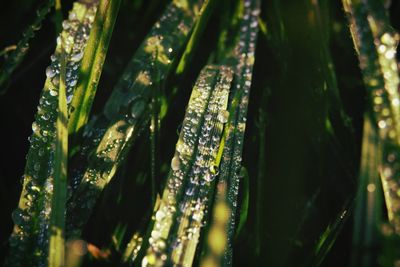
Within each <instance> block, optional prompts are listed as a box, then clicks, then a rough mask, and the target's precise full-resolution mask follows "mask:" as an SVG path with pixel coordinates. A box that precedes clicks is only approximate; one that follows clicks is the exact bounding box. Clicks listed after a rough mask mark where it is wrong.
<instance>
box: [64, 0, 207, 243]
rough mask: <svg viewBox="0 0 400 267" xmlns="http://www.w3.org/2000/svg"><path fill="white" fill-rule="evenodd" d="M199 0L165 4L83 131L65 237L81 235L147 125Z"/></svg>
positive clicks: (176, 1)
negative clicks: (155, 94)
mask: <svg viewBox="0 0 400 267" xmlns="http://www.w3.org/2000/svg"><path fill="white" fill-rule="evenodd" d="M201 2H202V1H198V0H191V1H184V0H175V1H173V2H172V3H171V4H170V5H169V6H168V7H167V9H166V11H165V12H164V13H163V15H162V16H161V18H160V20H159V21H158V22H157V23H156V24H155V25H154V27H153V28H152V29H151V31H150V33H149V34H148V35H147V37H146V39H145V40H144V42H143V43H142V45H141V46H140V47H139V49H138V50H137V52H136V53H135V55H134V56H133V58H132V60H131V62H130V63H129V64H128V66H127V68H126V70H125V72H124V74H123V75H122V77H121V79H120V80H119V82H118V83H117V85H116V87H115V89H114V90H113V93H112V95H111V96H110V98H109V99H108V101H107V103H106V105H105V108H104V111H103V113H102V115H101V116H100V117H98V118H97V119H94V120H93V121H92V122H91V123H90V125H88V127H87V128H86V130H85V131H84V133H83V135H84V136H83V137H84V139H85V140H92V141H91V142H89V143H90V144H89V145H88V146H86V147H83V148H82V153H81V154H80V155H78V157H80V158H83V159H84V160H87V164H88V165H87V167H86V169H85V170H84V171H83V173H82V172H81V171H80V170H77V171H75V172H76V173H77V174H76V175H74V176H73V177H72V194H73V195H72V197H71V199H70V200H69V202H68V205H67V207H68V208H67V213H68V214H69V216H68V221H67V233H68V235H69V237H76V236H80V233H81V231H82V228H83V226H84V225H85V224H86V222H87V220H88V219H89V216H90V214H91V211H92V209H93V207H94V205H95V203H96V200H97V198H98V196H99V195H100V193H101V192H102V190H103V188H104V187H105V186H106V185H107V184H108V183H109V181H110V180H111V179H112V177H113V176H114V174H115V172H116V170H117V168H118V166H119V164H120V163H121V161H123V159H124V157H125V155H126V153H127V152H128V151H129V148H130V147H131V145H132V144H133V142H134V141H135V139H136V137H137V136H138V134H139V133H140V132H141V130H142V129H143V128H144V127H145V126H146V125H148V123H149V121H150V118H151V111H150V108H149V104H150V102H151V96H152V91H153V90H154V88H158V87H159V86H160V84H161V82H162V81H164V80H165V79H166V78H167V75H168V73H169V71H170V68H171V66H172V63H173V62H174V61H175V60H177V56H178V52H179V50H181V48H182V46H183V45H184V44H185V41H187V40H186V39H187V36H188V34H189V32H190V30H191V29H192V27H193V25H194V22H195V19H196V14H195V10H197V8H198V5H199V3H201ZM149 62H150V64H149Z"/></svg>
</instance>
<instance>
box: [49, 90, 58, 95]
mask: <svg viewBox="0 0 400 267" xmlns="http://www.w3.org/2000/svg"><path fill="white" fill-rule="evenodd" d="M50 95H51V96H57V95H58V93H57V91H56V90H51V89H50Z"/></svg>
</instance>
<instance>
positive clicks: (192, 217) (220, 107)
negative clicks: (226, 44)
mask: <svg viewBox="0 0 400 267" xmlns="http://www.w3.org/2000/svg"><path fill="white" fill-rule="evenodd" d="M232 79H233V72H232V70H231V69H230V68H227V67H225V66H206V67H205V68H204V69H203V70H202V72H201V73H200V75H199V78H198V79H197V82H196V85H195V86H194V88H193V91H192V95H191V97H190V100H189V104H188V107H187V110H186V115H185V118H184V121H183V124H182V131H181V133H180V136H179V140H178V142H177V144H176V151H175V155H174V157H173V158H172V160H171V170H170V174H169V176H168V178H167V181H166V187H165V189H164V192H163V196H162V199H161V203H160V206H159V208H158V210H157V212H156V213H155V222H154V226H153V229H152V231H151V235H150V238H149V248H148V250H147V253H146V256H145V257H144V258H143V260H142V265H143V266H159V265H162V264H171V265H182V266H190V265H191V264H192V262H193V259H194V255H195V252H196V247H197V243H198V241H199V237H200V231H201V228H202V226H203V221H204V216H205V214H206V213H207V212H208V202H209V198H210V197H212V195H211V194H210V193H212V192H213V190H212V188H213V186H214V184H215V183H214V182H213V181H214V179H215V177H216V175H217V173H216V171H217V170H216V168H217V167H216V158H217V153H218V150H219V142H220V138H221V135H222V128H223V124H224V123H226V121H227V119H228V115H229V114H228V113H227V110H226V108H227V103H228V95H229V89H230V87H231V82H232Z"/></svg>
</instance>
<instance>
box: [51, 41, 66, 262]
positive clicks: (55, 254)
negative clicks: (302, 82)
mask: <svg viewBox="0 0 400 267" xmlns="http://www.w3.org/2000/svg"><path fill="white" fill-rule="evenodd" d="M63 37H64V36H61V52H60V83H59V90H58V114H57V121H56V135H55V140H54V143H55V149H54V167H53V168H54V176H53V194H52V197H51V211H50V225H49V229H50V237H49V261H48V266H49V267H58V266H64V257H65V244H64V240H65V203H66V197H67V162H68V128H67V127H68V105H67V94H66V85H65V83H66V82H65V81H66V77H65V76H66V53H68V52H69V51H66V47H64V45H63V43H64V42H65V40H63Z"/></svg>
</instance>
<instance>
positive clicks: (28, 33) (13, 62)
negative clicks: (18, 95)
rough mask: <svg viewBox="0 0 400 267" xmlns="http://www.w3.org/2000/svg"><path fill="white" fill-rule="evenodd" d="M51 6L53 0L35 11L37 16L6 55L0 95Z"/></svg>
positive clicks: (0, 75)
mask: <svg viewBox="0 0 400 267" xmlns="http://www.w3.org/2000/svg"><path fill="white" fill-rule="evenodd" d="M53 5H54V0H48V1H47V2H46V3H45V4H44V5H43V6H42V7H41V8H39V9H38V10H37V12H36V14H37V16H36V18H35V20H34V22H33V23H32V25H30V26H29V27H28V28H27V29H26V30H25V31H24V33H23V37H22V39H21V40H20V41H19V42H18V44H17V46H16V47H15V50H13V51H12V52H10V53H9V55H7V58H6V60H5V62H4V63H3V64H2V66H1V68H0V95H2V94H4V93H5V92H6V91H7V89H8V82H9V80H10V78H11V75H12V73H13V72H14V70H15V69H16V68H17V67H18V66H19V64H20V63H21V62H22V60H23V59H24V57H25V55H26V54H27V53H28V50H29V42H30V40H31V39H32V38H33V37H35V32H36V31H38V30H39V29H40V28H41V26H42V21H43V20H44V19H45V18H46V16H47V15H48V14H49V12H50V10H51V9H52V7H53Z"/></svg>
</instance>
